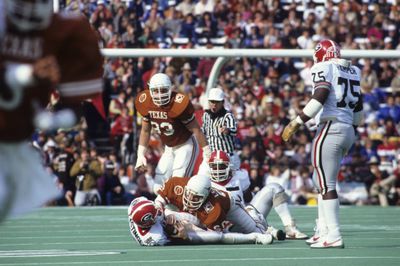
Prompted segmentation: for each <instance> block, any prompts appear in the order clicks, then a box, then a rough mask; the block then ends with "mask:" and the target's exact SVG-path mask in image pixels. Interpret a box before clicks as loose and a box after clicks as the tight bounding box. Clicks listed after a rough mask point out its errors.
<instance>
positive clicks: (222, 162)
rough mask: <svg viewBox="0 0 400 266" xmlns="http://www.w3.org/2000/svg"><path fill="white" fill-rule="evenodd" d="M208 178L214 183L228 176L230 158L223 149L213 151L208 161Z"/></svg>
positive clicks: (224, 179)
mask: <svg viewBox="0 0 400 266" xmlns="http://www.w3.org/2000/svg"><path fill="white" fill-rule="evenodd" d="M208 165H209V167H210V175H211V176H210V178H211V180H212V181H213V182H215V183H220V182H224V181H226V180H228V179H229V178H230V170H231V168H230V159H229V156H228V154H226V152H224V151H218V150H217V151H213V152H212V153H211V156H210V160H209V161H208Z"/></svg>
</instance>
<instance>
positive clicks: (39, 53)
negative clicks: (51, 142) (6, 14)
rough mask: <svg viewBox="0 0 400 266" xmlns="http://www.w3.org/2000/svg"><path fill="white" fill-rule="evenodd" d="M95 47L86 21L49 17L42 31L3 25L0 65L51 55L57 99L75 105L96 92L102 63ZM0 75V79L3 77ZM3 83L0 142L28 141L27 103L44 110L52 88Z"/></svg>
mask: <svg viewBox="0 0 400 266" xmlns="http://www.w3.org/2000/svg"><path fill="white" fill-rule="evenodd" d="M97 43H98V42H97V37H96V35H95V33H94V31H93V30H92V29H91V27H90V24H89V23H88V21H87V19H86V18H84V17H80V16H79V17H78V16H75V15H74V16H69V15H65V14H62V15H61V14H54V15H53V16H52V20H51V23H50V24H49V26H48V27H47V28H45V29H42V30H35V31H30V32H22V31H19V30H18V29H16V28H15V27H13V26H12V25H11V24H10V25H7V27H6V31H5V33H4V35H3V36H2V39H1V41H0V65H1V66H5V67H10V66H12V65H15V64H21V63H29V64H31V63H34V62H35V61H37V60H38V59H41V58H43V57H46V56H54V57H55V59H56V61H57V64H58V66H59V68H60V76H61V80H60V84H59V87H58V90H59V92H60V95H61V98H62V99H67V100H68V101H69V102H71V101H72V102H78V101H81V100H83V99H87V98H91V97H93V96H95V95H96V94H98V93H100V92H101V90H102V81H101V77H102V73H103V71H102V63H103V60H102V56H101V54H100V51H99V49H92V48H93V47H94V46H97ZM77 62H78V63H77ZM0 77H1V78H0V79H3V78H4V77H3V74H1V75H0ZM4 82H5V81H4V80H0V84H2V85H1V87H2V88H1V94H0V100H1V101H0V141H8V142H10V141H12V142H14V141H20V140H23V139H26V138H29V137H30V135H31V134H32V133H33V130H34V125H33V116H34V114H35V112H34V107H33V105H36V106H39V107H45V106H46V105H47V103H48V101H49V96H50V93H51V92H52V90H53V89H54V88H53V87H52V85H51V84H50V83H48V82H46V83H45V82H36V83H35V84H33V85H32V86H29V87H27V88H23V89H20V90H17V89H10V88H7V86H6V85H5V83H4ZM5 103H7V105H6V104H5ZM11 103H12V105H11Z"/></svg>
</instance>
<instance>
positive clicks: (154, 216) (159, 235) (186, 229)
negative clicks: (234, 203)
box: [128, 197, 272, 246]
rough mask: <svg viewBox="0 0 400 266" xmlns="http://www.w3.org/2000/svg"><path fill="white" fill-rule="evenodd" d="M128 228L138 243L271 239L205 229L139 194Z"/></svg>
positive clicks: (265, 241) (264, 241) (188, 216)
mask: <svg viewBox="0 0 400 266" xmlns="http://www.w3.org/2000/svg"><path fill="white" fill-rule="evenodd" d="M128 217H129V229H130V231H131V235H132V237H133V238H134V239H135V240H136V242H137V243H138V244H139V245H141V246H164V245H174V244H262V245H268V244H271V242H272V237H271V235H268V234H262V233H250V234H241V233H222V232H216V231H213V230H207V229H205V228H203V227H202V225H201V223H200V221H199V220H198V219H197V218H196V217H195V216H193V215H191V214H189V213H184V212H175V211H171V210H168V209H165V211H164V210H163V209H162V208H159V207H158V206H156V205H155V203H154V202H153V201H151V200H148V199H147V198H145V197H139V198H136V199H134V200H132V202H131V204H130V205H129V208H128Z"/></svg>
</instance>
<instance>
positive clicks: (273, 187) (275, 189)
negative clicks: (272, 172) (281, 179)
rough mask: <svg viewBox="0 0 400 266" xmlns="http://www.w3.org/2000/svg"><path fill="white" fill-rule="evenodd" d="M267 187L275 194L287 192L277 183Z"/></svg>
mask: <svg viewBox="0 0 400 266" xmlns="http://www.w3.org/2000/svg"><path fill="white" fill-rule="evenodd" d="M266 187H267V188H269V189H270V190H272V191H273V192H274V194H278V193H279V192H282V191H285V190H284V189H283V187H282V186H281V185H279V184H277V183H269V184H267V185H266Z"/></svg>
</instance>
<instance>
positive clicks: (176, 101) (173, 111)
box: [168, 92, 192, 118]
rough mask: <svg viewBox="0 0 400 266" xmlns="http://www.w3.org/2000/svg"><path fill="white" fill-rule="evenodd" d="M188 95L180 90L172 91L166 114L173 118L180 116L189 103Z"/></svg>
mask: <svg viewBox="0 0 400 266" xmlns="http://www.w3.org/2000/svg"><path fill="white" fill-rule="evenodd" d="M191 104H192V103H191V102H190V99H189V97H188V96H187V95H186V94H183V93H180V92H172V95H171V108H170V110H169V112H168V116H169V117H171V118H175V117H178V116H180V115H181V114H182V113H183V112H184V111H185V110H186V108H187V106H188V105H191Z"/></svg>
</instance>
